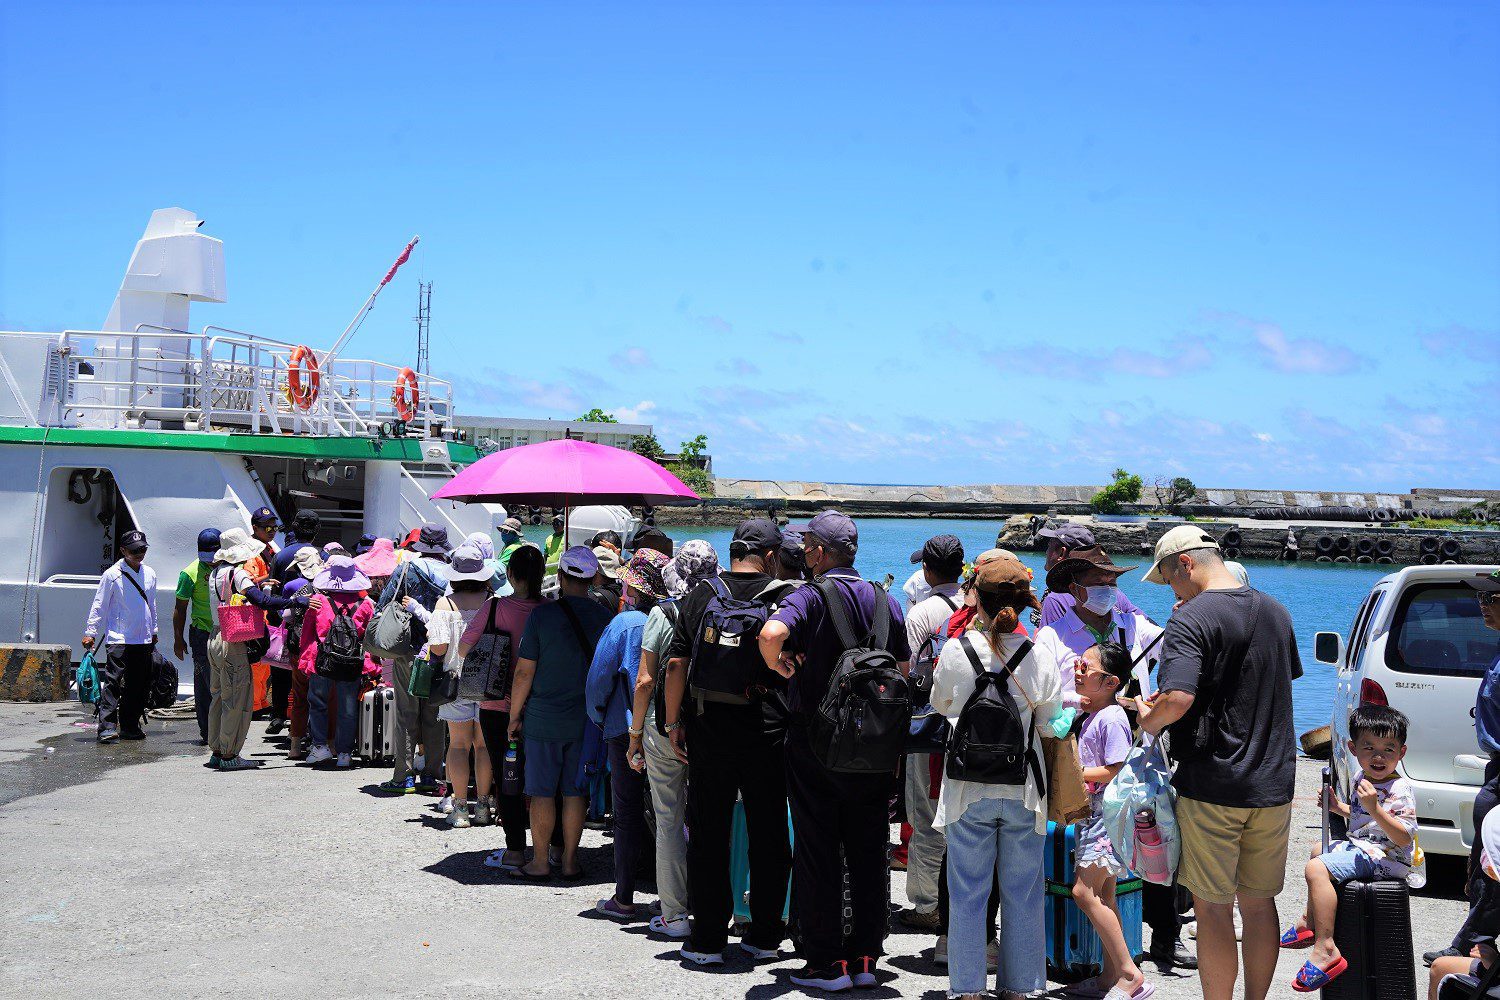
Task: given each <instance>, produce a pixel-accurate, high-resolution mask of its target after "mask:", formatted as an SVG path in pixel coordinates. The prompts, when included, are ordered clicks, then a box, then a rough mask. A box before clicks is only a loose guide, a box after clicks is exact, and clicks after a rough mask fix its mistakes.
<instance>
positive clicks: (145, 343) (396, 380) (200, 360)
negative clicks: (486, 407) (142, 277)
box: [5, 325, 453, 437]
mask: <svg viewBox="0 0 1500 1000" xmlns="http://www.w3.org/2000/svg"><path fill="white" fill-rule="evenodd" d="M5 336H7V337H9V336H12V335H11V334H6V335H5ZM15 336H25V337H34V338H35V337H43V338H47V340H48V341H50V343H49V345H48V347H47V354H46V360H45V368H46V371H45V372H43V373H40V376H39V390H40V391H39V393H38V394H37V395H36V396H33V397H32V398H34V399H38V402H39V405H38V407H37V408H36V412H35V413H34V414H30V415H29V416H34V418H35V419H36V420H37V422H38V423H42V424H46V425H53V426H76V425H85V426H106V427H136V428H141V427H161V428H172V429H179V428H180V429H187V430H210V429H220V430H223V429H235V430H248V431H250V432H251V433H273V434H288V433H290V434H316V435H329V436H368V435H374V434H380V433H391V432H392V431H393V430H394V428H393V427H392V425H393V424H397V423H402V424H404V425H405V429H406V431H407V432H412V431H415V432H417V433H418V434H420V435H422V436H424V437H439V436H441V435H442V433H443V430H444V428H445V427H451V426H452V413H453V387H452V384H451V383H450V382H448V381H446V380H444V379H439V378H433V377H432V376H429V375H423V376H415V374H414V373H410V372H409V369H405V368H402V367H401V366H398V365H391V364H386V363H384V362H380V361H372V360H366V359H356V358H344V357H337V358H333V359H331V360H330V359H327V358H326V354H319V353H317V352H312V353H314V355H315V357H316V360H317V362H318V365H317V374H316V376H314V375H313V369H312V366H311V365H309V364H308V363H307V362H306V361H301V360H300V358H299V362H300V363H299V364H298V365H296V366H294V365H293V364H292V358H293V356H294V354H298V348H297V345H295V344H291V343H288V342H285V341H278V340H272V339H270V338H266V337H261V336H258V335H254V334H248V333H244V332H243V331H239V330H231V329H228V328H225V327H215V326H209V327H205V328H204V329H203V331H202V332H200V333H192V332H189V331H186V330H173V329H166V328H159V327H150V326H146V325H142V326H141V327H138V328H137V329H136V330H135V331H134V332H130V333H117V332H111V331H86V330H66V331H64V332H63V333H61V334H17V335H15ZM294 376H295V379H296V381H298V382H300V389H301V391H300V392H299V393H294V392H293V391H292V384H293V381H294ZM33 384H36V383H33ZM28 395H29V394H28Z"/></svg>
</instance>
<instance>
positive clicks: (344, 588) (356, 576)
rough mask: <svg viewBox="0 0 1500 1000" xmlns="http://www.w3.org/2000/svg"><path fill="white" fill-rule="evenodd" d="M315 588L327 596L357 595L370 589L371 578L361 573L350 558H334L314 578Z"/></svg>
mask: <svg viewBox="0 0 1500 1000" xmlns="http://www.w3.org/2000/svg"><path fill="white" fill-rule="evenodd" d="M313 587H315V588H316V589H318V590H321V591H323V592H324V593H327V594H357V593H359V592H361V591H365V590H369V589H370V578H369V577H367V576H365V575H364V574H363V573H361V572H360V571H359V568H358V567H357V566H355V565H354V560H353V558H351V557H350V556H334V557H333V558H332V559H330V560H328V562H327V564H325V565H324V567H323V570H322V572H320V573H319V574H318V575H317V576H316V577H314V578H313Z"/></svg>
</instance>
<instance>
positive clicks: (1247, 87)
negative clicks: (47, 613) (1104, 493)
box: [0, 3, 1500, 490]
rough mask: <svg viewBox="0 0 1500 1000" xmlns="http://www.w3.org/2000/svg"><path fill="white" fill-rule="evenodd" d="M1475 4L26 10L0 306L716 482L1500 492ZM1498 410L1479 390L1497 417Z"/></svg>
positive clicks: (1495, 254)
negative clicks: (464, 413) (178, 216)
mask: <svg viewBox="0 0 1500 1000" xmlns="http://www.w3.org/2000/svg"><path fill="white" fill-rule="evenodd" d="M1497 47H1500V7H1497V6H1495V5H1493V4H1483V3H1475V4H1468V5H1440V4H1424V5H1421V6H1416V5H1412V6H1398V5H1386V4H1375V5H1365V6H1361V7H1360V8H1358V10H1357V11H1356V10H1355V9H1354V8H1351V7H1348V6H1345V5H1321V4H1297V5H1275V4H1255V5H1243V6H1228V5H1223V4H1212V5H1196V4H1195V5H1187V4H1166V3H1149V4H1142V3H1134V4H1132V3H1124V4H1119V3H1111V4H1100V5H1079V4H1060V5H1051V4H1048V5H1043V4H1025V5H1016V4H942V3H924V4H909V5H903V4H874V3H869V4H853V3H838V4H835V3H822V4H818V3H810V4H809V3H797V4H790V3H788V4H749V3H733V4H726V3H717V4H715V3H710V4H677V5H653V4H640V5H630V6H629V7H628V9H627V8H626V7H625V6H624V5H598V6H592V5H564V4H548V5H542V4H536V5H514V4H503V5H502V4H486V5H480V4H473V5H455V4H441V3H435V4H424V5H411V4H401V5H396V4H382V3H363V4H358V5H356V4H352V3H349V4H319V3H304V4H299V5H297V6H295V7H293V6H291V5H283V4H274V5H273V4H264V5H258V6H252V5H244V4H232V3H231V4H213V5H207V4H193V5H187V4H184V5H161V4H149V3H132V4H129V5H105V4H90V5H79V4H66V3H59V4H53V5H42V4H24V5H23V4H7V5H4V6H3V8H0V60H3V62H0V130H3V131H0V135H3V137H4V139H3V142H0V329H61V328H63V327H71V328H93V327H95V326H97V325H98V324H99V323H101V322H102V321H103V319H104V315H105V313H106V312H107V310H108V308H109V304H110V301H111V299H112V297H113V292H114V289H115V287H116V286H117V285H118V283H119V278H120V275H121V273H122V271H123V268H124V265H125V263H126V260H127V259H128V256H129V251H130V248H131V245H132V244H133V242H134V240H135V239H136V238H137V237H138V235H139V233H140V230H141V229H142V227H143V226H144V225H145V222H146V219H147V217H148V215H149V214H150V211H151V210H152V209H153V208H158V207H165V206H172V205H180V206H182V207H184V208H188V209H190V210H192V211H195V212H197V213H198V214H199V215H200V216H201V217H203V218H204V219H206V220H207V225H206V227H205V231H207V232H210V233H212V234H213V235H215V236H218V237H220V238H222V239H223V240H224V241H225V246H226V258H227V269H228V288H229V301H228V303H226V304H224V305H207V306H197V307H195V311H194V323H195V325H202V324H206V323H218V324H222V325H226V326H231V327H236V328H240V329H249V330H255V331H259V332H263V333H265V334H267V335H270V336H276V337H279V338H282V339H286V340H291V341H295V342H306V343H309V344H313V345H322V346H327V345H328V344H330V343H331V342H332V340H333V339H334V338H335V337H336V336H337V334H338V333H339V331H340V330H341V329H342V328H343V326H344V324H345V323H346V322H347V320H348V318H349V317H350V316H351V315H352V314H353V312H354V310H355V308H356V307H357V306H358V304H359V303H360V302H361V301H362V300H363V298H364V296H365V295H366V294H367V292H368V290H369V289H370V287H371V286H372V285H373V284H374V282H375V281H376V280H377V279H378V278H379V276H380V274H381V273H383V271H384V269H385V267H386V266H388V264H389V262H390V260H391V259H392V258H393V257H394V255H395V254H396V253H397V252H398V251H399V250H400V248H401V246H402V244H404V242H405V241H406V240H407V239H408V238H409V237H410V236H411V234H413V233H420V234H421V235H422V238H423V242H422V245H421V248H420V249H419V251H418V253H417V254H416V255H414V257H413V259H412V265H411V266H410V267H409V268H408V269H407V270H406V271H403V272H402V275H401V276H400V277H399V278H398V279H397V281H396V282H394V283H393V284H392V285H391V286H390V288H389V289H388V290H387V292H386V293H385V295H384V297H383V298H382V300H381V302H380V303H379V305H378V307H377V310H376V312H375V314H374V315H373V316H372V317H371V318H370V320H369V321H368V322H367V324H366V325H365V327H364V329H363V331H362V332H361V334H360V336H359V338H358V340H357V341H356V347H355V348H354V351H355V353H359V354H363V355H365V356H376V357H385V358H391V359H396V358H400V359H403V360H406V359H409V358H410V356H411V355H412V353H413V346H412V345H413V326H412V323H411V319H410V317H411V315H412V313H413V311H414V306H415V300H416V281H417V277H418V275H419V274H420V275H425V277H426V278H427V279H429V280H431V281H433V282H434V292H433V331H434V333H433V354H434V369H435V371H436V372H437V373H439V374H446V375H449V376H452V377H453V378H454V379H455V381H456V382H457V384H458V387H459V392H460V399H459V402H460V406H462V407H463V408H465V409H468V410H470V411H471V412H484V413H491V414H505V415H520V416H553V417H572V416H576V415H577V414H578V413H581V412H582V411H583V410H586V409H588V408H589V407H591V406H595V405H598V406H603V407H605V408H607V409H612V410H614V411H615V412H617V413H619V414H620V415H621V416H622V417H625V416H637V417H639V418H641V419H644V420H649V421H651V422H654V423H655V424H657V425H658V428H659V431H660V436H661V438H662V440H663V441H664V443H666V444H667V445H668V446H669V447H670V446H673V445H675V443H676V442H677V441H678V440H681V439H682V438H684V437H689V436H691V435H693V434H695V433H698V432H700V431H701V432H706V433H707V434H708V436H709V442H710V449H711V450H712V452H713V453H714V455H715V463H716V468H717V470H718V471H719V472H720V474H721V475H738V476H746V477H767V478H784V479H791V478H821V479H833V480H852V481H861V482H958V483H964V482H1062V483H1086V482H1100V481H1103V480H1104V479H1106V478H1107V477H1108V473H1109V470H1110V469H1112V468H1113V467H1115V466H1116V465H1124V466H1126V467H1128V468H1130V469H1131V470H1133V471H1137V472H1140V473H1142V474H1143V475H1145V476H1147V477H1148V478H1149V477H1151V476H1154V475H1158V474H1169V475H1176V474H1186V475H1188V476H1191V477H1192V478H1193V479H1194V480H1196V481H1197V482H1198V483H1199V484H1200V485H1215V486H1231V485H1235V486H1260V487H1283V488H1334V489H1395V490H1405V489H1408V488H1410V487H1412V486H1471V487H1488V488H1496V487H1500V446H1497V443H1496V441H1497V435H1496V434H1495V432H1494V421H1493V417H1492V414H1493V413H1494V409H1495V402H1496V398H1497V395H1500V374H1497V366H1500V74H1497V73H1496V72H1495V69H1494V53H1495V51H1496V50H1497ZM1484 418H1488V419H1484Z"/></svg>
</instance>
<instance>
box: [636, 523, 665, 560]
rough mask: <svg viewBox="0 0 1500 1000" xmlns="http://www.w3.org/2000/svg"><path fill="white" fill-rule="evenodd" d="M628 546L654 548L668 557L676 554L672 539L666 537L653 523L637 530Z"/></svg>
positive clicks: (637, 548)
mask: <svg viewBox="0 0 1500 1000" xmlns="http://www.w3.org/2000/svg"><path fill="white" fill-rule="evenodd" d="M630 547H631V548H632V549H635V550H640V549H655V550H656V551H657V552H660V553H661V554H662V555H665V556H667V557H669V558H670V557H671V556H673V555H675V554H676V550H675V547H674V546H673V545H672V539H670V538H668V537H667V535H666V533H665V532H664V531H662V530H661V529H660V528H658V527H656V526H655V525H648V526H646V527H644V528H642V529H641V530H640V531H637V532H636V533H635V535H634V536H633V537H632V538H631V539H630Z"/></svg>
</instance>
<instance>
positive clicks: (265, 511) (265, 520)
mask: <svg viewBox="0 0 1500 1000" xmlns="http://www.w3.org/2000/svg"><path fill="white" fill-rule="evenodd" d="M279 520H281V519H280V518H278V517H277V516H276V512H275V511H274V510H272V509H271V508H269V507H257V508H256V509H255V513H253V514H251V515H250V523H251V524H275V523H276V522H277V521H279Z"/></svg>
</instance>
